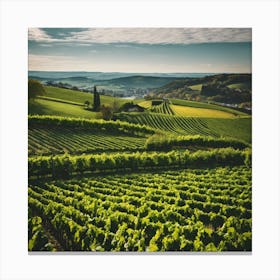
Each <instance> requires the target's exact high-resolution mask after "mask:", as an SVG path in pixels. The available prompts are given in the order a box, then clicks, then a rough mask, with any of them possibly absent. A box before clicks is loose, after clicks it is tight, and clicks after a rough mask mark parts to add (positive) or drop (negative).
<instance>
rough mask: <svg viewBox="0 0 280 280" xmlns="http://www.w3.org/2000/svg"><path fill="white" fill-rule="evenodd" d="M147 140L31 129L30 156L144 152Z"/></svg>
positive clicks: (125, 136)
mask: <svg viewBox="0 0 280 280" xmlns="http://www.w3.org/2000/svg"><path fill="white" fill-rule="evenodd" d="M145 141H146V138H145V137H136V136H134V137H133V136H128V135H126V134H119V135H118V134H116V135H114V137H112V134H109V133H102V132H100V133H96V132H90V131H89V130H73V129H67V128H60V129H56V128H48V129H43V128H29V129H28V154H29V155H48V154H62V153H70V154H80V153H94V152H103V151H123V150H128V151H130V150H142V149H143V148H144V144H145Z"/></svg>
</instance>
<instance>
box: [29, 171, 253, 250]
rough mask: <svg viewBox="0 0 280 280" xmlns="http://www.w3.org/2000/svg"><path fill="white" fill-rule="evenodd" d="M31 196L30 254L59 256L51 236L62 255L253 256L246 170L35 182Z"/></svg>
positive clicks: (173, 172)
mask: <svg viewBox="0 0 280 280" xmlns="http://www.w3.org/2000/svg"><path fill="white" fill-rule="evenodd" d="M28 195H29V217H30V218H29V224H30V227H29V229H30V230H29V231H30V234H31V233H32V232H34V231H35V230H34V228H35V229H36V228H37V230H38V231H37V232H38V233H37V234H36V235H33V236H32V238H31V237H30V239H29V250H32V249H34V248H35V249H34V250H36V249H37V250H40V249H42V248H43V249H44V250H56V248H55V247H54V246H53V244H52V242H51V240H49V239H48V238H47V236H51V237H52V239H53V238H55V240H56V241H57V243H58V245H57V246H58V247H59V248H62V249H60V250H65V251H235V250H237V251H251V227H252V224H251V215H252V212H251V171H250V168H246V167H244V166H241V167H232V168H230V167H224V168H214V169H192V170H190V169H185V170H180V171H166V172H152V173H151V172H149V173H141V174H139V173H135V174H129V175H128V174H122V175H107V176H101V177H82V178H77V179H71V180H64V181H61V180H56V181H47V182H35V183H33V182H32V181H31V182H30V184H29V189H28ZM47 232H48V235H47V234H46V233H47ZM38 248H39V249H38Z"/></svg>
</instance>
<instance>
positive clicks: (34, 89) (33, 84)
mask: <svg viewBox="0 0 280 280" xmlns="http://www.w3.org/2000/svg"><path fill="white" fill-rule="evenodd" d="M44 94H45V89H44V86H43V85H42V84H41V83H40V82H39V81H37V80H33V79H29V80H28V99H29V100H30V99H34V98H36V97H37V96H39V95H44Z"/></svg>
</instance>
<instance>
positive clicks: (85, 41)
mask: <svg viewBox="0 0 280 280" xmlns="http://www.w3.org/2000/svg"><path fill="white" fill-rule="evenodd" d="M28 46H29V70H39V71H100V72H134V73H135V72H139V73H152V72H158V73H161V72H162V73H172V72H182V73H183V72H184V73H187V72H189V73H195V72H198V73H199V72H200V73H201V72H203V73H228V72H230V73H250V72H251V48H252V42H251V29H249V28H29V32H28Z"/></svg>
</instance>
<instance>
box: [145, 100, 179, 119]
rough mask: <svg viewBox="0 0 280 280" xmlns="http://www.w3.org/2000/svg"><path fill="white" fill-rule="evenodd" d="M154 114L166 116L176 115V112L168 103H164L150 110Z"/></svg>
mask: <svg viewBox="0 0 280 280" xmlns="http://www.w3.org/2000/svg"><path fill="white" fill-rule="evenodd" d="M150 111H151V112H153V113H159V114H166V115H172V116H173V115H175V112H174V111H173V109H172V108H171V106H170V105H169V104H168V103H167V102H163V103H162V104H160V105H157V106H152V107H151V109H150Z"/></svg>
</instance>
